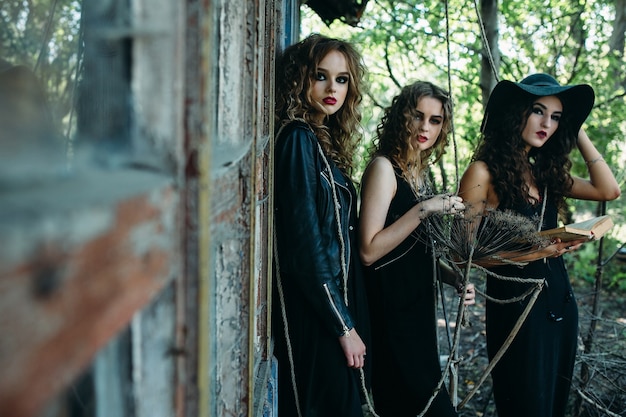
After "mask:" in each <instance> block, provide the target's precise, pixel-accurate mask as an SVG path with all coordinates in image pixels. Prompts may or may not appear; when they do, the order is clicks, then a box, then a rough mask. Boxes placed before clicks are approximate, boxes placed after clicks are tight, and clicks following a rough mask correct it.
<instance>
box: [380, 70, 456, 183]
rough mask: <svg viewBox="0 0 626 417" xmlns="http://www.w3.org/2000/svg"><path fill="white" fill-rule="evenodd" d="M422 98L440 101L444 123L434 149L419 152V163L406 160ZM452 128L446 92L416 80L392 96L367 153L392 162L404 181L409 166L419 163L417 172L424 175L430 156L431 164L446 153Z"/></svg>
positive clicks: (450, 105) (411, 148) (450, 109)
mask: <svg viewBox="0 0 626 417" xmlns="http://www.w3.org/2000/svg"><path fill="white" fill-rule="evenodd" d="M423 97H432V98H435V99H437V100H439V101H440V102H441V104H442V107H443V121H442V124H443V125H442V127H441V133H440V134H439V137H437V141H436V142H435V144H434V145H433V146H431V147H430V148H428V149H427V150H425V151H422V152H421V153H420V160H419V161H409V155H410V154H411V153H413V151H414V149H413V145H411V141H410V139H411V137H412V136H413V135H414V134H415V132H414V131H413V120H414V119H415V117H416V115H417V114H416V109H417V105H418V103H419V101H420V100H421V99H422V98H423ZM451 127H452V100H451V99H450V95H449V94H448V92H447V91H445V90H444V89H442V88H441V87H438V86H436V85H435V84H433V83H431V82H428V81H416V82H414V83H413V84H409V85H407V86H405V87H404V88H402V90H401V91H400V94H398V95H397V96H395V97H394V98H393V100H392V102H391V105H390V106H389V107H387V108H386V109H385V112H384V115H383V117H382V119H381V121H380V123H379V124H378V126H377V128H376V138H374V141H373V142H372V147H371V148H370V150H369V153H370V158H371V159H373V158H374V157H376V156H385V157H387V158H389V160H390V161H391V163H392V164H393V165H394V166H395V167H397V168H399V169H400V170H401V171H402V174H403V175H404V176H405V178H409V177H410V172H409V164H411V163H417V164H419V173H420V175H423V174H424V173H425V171H426V169H427V168H428V159H429V158H430V157H431V155H434V157H433V161H432V162H433V163H434V162H437V161H438V160H439V159H440V158H441V157H442V156H443V154H444V153H445V148H446V145H447V144H448V133H449V132H450V130H451Z"/></svg>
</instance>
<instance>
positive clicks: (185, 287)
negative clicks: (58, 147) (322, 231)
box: [0, 0, 299, 417]
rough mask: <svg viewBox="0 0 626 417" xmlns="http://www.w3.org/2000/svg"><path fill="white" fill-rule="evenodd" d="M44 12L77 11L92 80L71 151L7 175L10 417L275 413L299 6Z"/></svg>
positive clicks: (70, 10)
mask: <svg viewBox="0 0 626 417" xmlns="http://www.w3.org/2000/svg"><path fill="white" fill-rule="evenodd" d="M57 3H58V4H57ZM14 4H16V5H17V2H15V3H14V2H11V5H9V2H7V3H5V4H3V6H0V7H25V6H23V5H21V4H20V5H17V6H14ZM24 4H26V3H24ZM40 6H41V8H42V9H44V8H45V7H48V9H47V10H43V11H42V12H41V14H42V15H44V16H49V17H50V18H49V19H47V20H46V18H43V17H42V18H41V19H40V21H41V22H44V23H45V22H46V21H49V22H52V23H53V24H55V25H57V24H58V25H60V24H61V23H62V22H64V20H63V19H66V20H67V19H71V18H72V17H76V19H77V21H76V22H75V24H76V25H77V26H80V30H79V31H77V32H76V38H79V37H82V36H84V38H80V39H84V43H83V44H81V45H82V46H81V47H76V55H74V56H72V60H76V61H71V62H77V64H76V66H75V67H72V68H70V69H71V70H75V71H76V74H79V72H80V71H83V72H82V73H81V76H80V77H77V78H72V77H70V76H68V79H70V81H67V82H68V83H70V84H69V85H68V86H66V87H68V89H69V90H72V89H74V90H75V91H76V97H74V98H73V100H71V103H72V105H75V106H76V111H75V112H69V113H64V121H63V123H66V124H68V126H69V127H68V130H67V132H69V134H67V135H66V137H65V142H64V143H63V145H62V147H63V148H64V149H63V151H62V152H61V154H63V156H64V157H63V158H60V159H59V160H58V161H56V160H54V159H53V158H52V156H51V154H50V153H48V152H47V151H46V150H45V149H44V148H41V147H39V146H38V145H37V144H35V143H33V144H26V145H25V146H23V147H22V148H21V149H20V151H19V153H15V152H14V153H12V154H10V157H7V161H8V162H7V164H5V165H4V166H3V167H2V169H1V170H0V236H1V241H2V250H0V331H1V332H2V334H3V335H9V336H8V337H2V338H0V368H1V369H2V370H3V371H2V372H1V373H0V415H2V416H5V415H6V416H20V417H31V416H33V417H35V416H37V417H44V416H45V417H57V416H58V417H60V416H74V417H78V416H98V417H128V416H134V417H144V416H145V417H160V416H163V417H171V416H180V417H182V416H261V415H264V416H272V415H275V410H274V408H273V403H272V398H273V396H275V392H273V391H272V390H273V385H272V383H271V381H272V372H273V371H275V367H273V362H272V361H271V346H270V337H271V335H270V326H269V314H270V305H271V304H270V291H268V288H269V285H270V282H271V270H270V269H271V268H270V265H271V239H270V237H271V221H270V213H271V211H272V210H271V204H272V202H271V198H270V195H271V184H270V183H271V181H270V179H271V166H272V163H271V151H272V136H273V72H274V56H275V53H276V50H277V49H278V48H280V47H281V46H284V44H285V43H291V42H292V41H293V39H294V37H295V36H297V21H298V15H299V12H298V9H299V2H298V1H296V0H284V1H282V0H240V1H232V2H231V1H209V2H207V1H204V0H186V1H185V0H179V1H171V0H133V1H129V2H119V1H115V0H105V1H95V0H84V1H72V0H61V1H60V2H56V1H54V0H48V1H46V0H42V1H41V2H40ZM55 7H58V8H56V9H55ZM22 12H23V13H35V11H34V10H21V11H20V13H22ZM61 12H62V13H61ZM61 15H62V16H61ZM43 29H45V28H42V30H40V31H39V32H41V33H44V32H45V30H43ZM56 29H59V28H58V27H57V28H56ZM83 47H84V49H82V48H83ZM32 55H33V56H34V55H35V53H33V54H32ZM24 56H26V54H24ZM10 58H14V57H10ZM34 61H35V60H34V59H33V60H31V61H30V62H24V64H28V65H30V66H32V67H34V66H35V64H34ZM68 62H69V61H68ZM71 62H69V63H68V65H69V64H70V63H71ZM40 73H41V74H43V72H42V71H40ZM71 73H72V72H71V71H70V70H68V71H67V74H71ZM49 79H52V77H49ZM70 87H71V88H70ZM72 123H73V124H72ZM0 150H2V151H8V152H13V151H12V148H11V147H9V146H8V145H7V143H0ZM0 153H2V152H0ZM5 155H6V153H5ZM9 162H11V163H9ZM42 162H46V163H42ZM52 163H54V164H56V165H55V166H56V167H57V168H59V170H58V173H57V171H55V170H52V169H51V168H50V166H51V164H52ZM57 165H58V166H57ZM24 173H25V175H23V174H24ZM18 174H19V175H18Z"/></svg>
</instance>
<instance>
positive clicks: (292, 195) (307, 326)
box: [273, 35, 369, 417]
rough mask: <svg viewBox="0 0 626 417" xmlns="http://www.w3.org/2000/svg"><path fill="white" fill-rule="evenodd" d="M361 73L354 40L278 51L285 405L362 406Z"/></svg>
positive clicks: (355, 410)
mask: <svg viewBox="0 0 626 417" xmlns="http://www.w3.org/2000/svg"><path fill="white" fill-rule="evenodd" d="M363 75H364V69H363V66H362V64H361V58H360V55H359V54H358V53H357V52H356V50H355V49H354V48H353V47H352V46H351V45H350V44H348V43H346V42H344V41H341V40H338V39H332V38H327V37H324V36H320V35H311V36H309V37H307V38H306V39H304V40H303V41H301V42H300V43H297V44H295V45H293V46H290V47H289V48H287V49H286V50H285V52H284V53H283V54H282V55H281V56H280V57H279V59H278V61H277V76H276V126H277V128H278V131H277V133H276V135H275V136H276V142H275V149H274V156H275V169H274V191H275V195H274V203H275V212H274V216H275V226H276V247H275V261H276V262H275V272H276V274H275V275H276V279H275V280H274V282H275V287H274V291H275V298H274V299H275V300H278V305H277V306H276V307H275V308H274V309H273V313H274V316H273V321H274V328H275V331H274V337H275V355H276V358H277V360H278V370H279V376H278V391H279V395H278V410H279V414H280V415H285V416H300V417H302V416H310V417H313V416H342V417H346V416H347V417H362V415H363V412H362V409H361V402H362V401H361V400H362V399H363V400H365V398H366V397H365V394H364V389H363V388H365V375H364V373H363V367H364V364H365V354H366V343H367V340H368V337H367V336H368V332H369V330H368V329H369V324H368V320H367V304H366V303H367V299H366V295H365V288H364V283H363V277H362V266H361V264H360V262H359V260H358V257H357V254H358V248H357V242H356V236H357V230H356V229H357V226H358V225H357V215H356V213H357V206H356V204H357V194H356V189H355V188H354V185H353V183H352V180H351V178H350V174H351V172H352V168H353V161H352V158H353V155H354V151H355V149H356V146H357V144H358V140H359V139H360V136H359V134H358V126H359V122H360V120H361V114H360V112H359V104H360V102H361V83H362V79H363ZM362 393H363V395H362Z"/></svg>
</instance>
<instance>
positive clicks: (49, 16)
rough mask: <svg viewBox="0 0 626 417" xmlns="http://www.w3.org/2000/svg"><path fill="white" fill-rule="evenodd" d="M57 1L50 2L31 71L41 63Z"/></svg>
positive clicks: (34, 70)
mask: <svg viewBox="0 0 626 417" xmlns="http://www.w3.org/2000/svg"><path fill="white" fill-rule="evenodd" d="M58 2H59V0H54V3H52V7H51V9H50V13H49V14H48V20H47V21H46V30H45V31H44V35H43V39H42V41H41V48H40V49H39V55H38V56H37V63H36V64H35V68H34V69H33V72H37V69H38V68H39V64H41V60H42V59H43V53H44V51H45V49H46V46H47V44H48V40H49V38H50V29H52V19H53V18H54V13H55V10H56V8H57V3H58Z"/></svg>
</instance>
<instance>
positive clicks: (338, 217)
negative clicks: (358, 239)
mask: <svg viewBox="0 0 626 417" xmlns="http://www.w3.org/2000/svg"><path fill="white" fill-rule="evenodd" d="M317 150H318V151H319V154H320V155H321V157H322V160H323V161H324V165H325V166H326V169H327V170H328V176H329V178H330V188H331V190H332V192H333V202H334V203H335V204H334V205H333V206H334V209H335V220H336V221H337V235H338V236H339V245H340V249H341V254H340V259H341V277H342V280H343V301H344V303H346V305H348V270H347V264H346V242H345V241H344V239H343V233H342V232H341V214H340V213H339V209H340V207H341V205H340V204H339V198H338V197H337V190H336V189H335V176H334V175H333V171H332V169H331V168H330V163H329V162H328V159H327V158H326V155H324V151H323V150H322V145H320V143H319V142H317Z"/></svg>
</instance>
